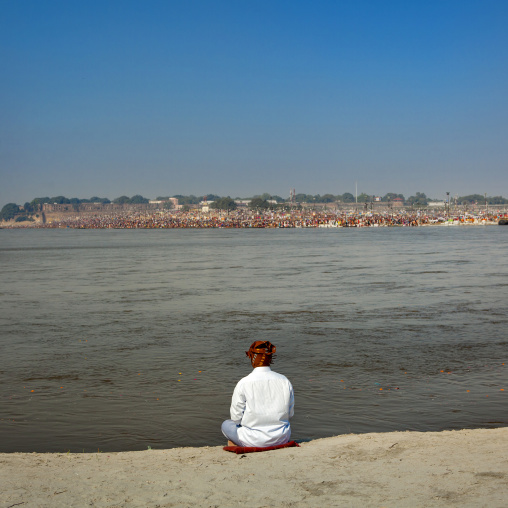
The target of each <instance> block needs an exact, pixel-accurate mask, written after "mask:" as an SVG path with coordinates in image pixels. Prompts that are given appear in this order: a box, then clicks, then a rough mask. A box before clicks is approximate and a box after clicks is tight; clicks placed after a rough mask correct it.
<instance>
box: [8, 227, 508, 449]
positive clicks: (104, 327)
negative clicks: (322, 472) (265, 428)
mask: <svg viewBox="0 0 508 508" xmlns="http://www.w3.org/2000/svg"><path fill="white" fill-rule="evenodd" d="M507 252H508V228H503V227H500V226H457V227H419V228H365V229H356V228H342V229H340V228H339V229H312V230H309V229H303V230H302V229H296V230H295V229H255V230H246V229H243V230H231V229H219V230H194V229H188V230H184V229H174V230H72V229H59V230H0V262H1V268H2V269H1V274H0V295H1V300H0V301H1V305H0V344H1V355H0V383H1V384H0V386H1V388H0V397H1V398H0V401H1V414H0V418H1V420H0V451H2V452H13V451H24V452H32V451H39V452H43V451H60V452H63V451H68V450H71V451H72V452H81V451H85V452H92V451H97V449H100V450H101V451H120V450H141V449H146V448H147V447H148V446H150V447H152V448H169V447H175V446H189V445H193V446H203V445H220V444H223V443H225V440H224V438H223V437H222V434H221V432H220V424H221V423H222V421H223V420H224V419H226V418H228V417H229V405H230V401H231V395H232V392H233V389H234V386H235V384H236V382H237V381H238V380H239V379H240V378H241V377H243V376H245V375H247V374H248V373H249V372H250V370H251V367H250V364H249V361H248V359H247V358H246V356H245V351H246V349H248V347H249V345H250V344H251V342H253V341H254V340H265V339H268V340H270V341H271V342H273V343H274V344H275V345H276V346H277V358H276V360H275V362H274V365H273V369H274V370H276V371H278V372H281V373H283V374H285V375H286V376H287V377H288V378H289V379H290V380H291V381H292V383H293V385H294V389H295V398H296V405H295V416H294V418H293V419H292V421H291V425H292V429H293V437H294V438H295V439H297V440H308V439H313V438H318V437H326V436H331V435H337V434H342V433H363V432H384V431H393V430H406V429H407V430H419V431H429V430H432V431H436V430H443V429H460V428H475V427H498V426H507V425H508V410H507V407H508V398H507V397H508V332H507V330H508V317H507V312H508V305H507V302H508V263H507Z"/></svg>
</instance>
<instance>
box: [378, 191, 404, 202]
mask: <svg viewBox="0 0 508 508" xmlns="http://www.w3.org/2000/svg"><path fill="white" fill-rule="evenodd" d="M395 198H401V199H402V201H405V199H404V196H403V195H402V194H395V192H388V193H387V194H385V195H384V196H383V198H382V201H393V200H394V199H395Z"/></svg>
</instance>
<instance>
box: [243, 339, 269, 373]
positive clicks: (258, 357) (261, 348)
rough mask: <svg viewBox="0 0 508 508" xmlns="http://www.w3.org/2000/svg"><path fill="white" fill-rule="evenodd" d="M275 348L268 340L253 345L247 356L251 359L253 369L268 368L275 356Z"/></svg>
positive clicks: (246, 352) (258, 341)
mask: <svg viewBox="0 0 508 508" xmlns="http://www.w3.org/2000/svg"><path fill="white" fill-rule="evenodd" d="M275 350H276V348H275V346H274V345H273V344H272V343H271V342H268V341H267V340H265V341H262V340H257V341H255V342H253V343H252V345H251V346H250V348H249V350H248V351H245V354H246V355H247V356H248V357H249V358H250V360H251V362H252V366H253V367H268V366H269V365H270V364H271V363H272V360H273V358H274V356H275Z"/></svg>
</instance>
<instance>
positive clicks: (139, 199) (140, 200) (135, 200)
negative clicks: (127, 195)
mask: <svg viewBox="0 0 508 508" xmlns="http://www.w3.org/2000/svg"><path fill="white" fill-rule="evenodd" d="M149 201H150V200H149V199H147V198H144V197H143V196H142V195H141V194H136V195H135V196H132V198H131V199H130V200H129V203H130V204H131V205H141V204H145V203H148V202H149Z"/></svg>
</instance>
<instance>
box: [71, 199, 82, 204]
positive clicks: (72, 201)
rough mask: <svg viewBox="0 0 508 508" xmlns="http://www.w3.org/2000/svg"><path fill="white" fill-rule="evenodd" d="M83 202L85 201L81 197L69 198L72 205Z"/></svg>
mask: <svg viewBox="0 0 508 508" xmlns="http://www.w3.org/2000/svg"><path fill="white" fill-rule="evenodd" d="M82 202H83V200H82V199H79V198H71V199H69V203H70V204H71V205H79V204H80V203H82Z"/></svg>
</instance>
